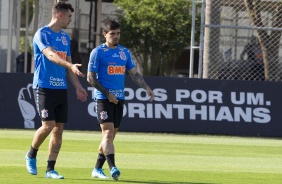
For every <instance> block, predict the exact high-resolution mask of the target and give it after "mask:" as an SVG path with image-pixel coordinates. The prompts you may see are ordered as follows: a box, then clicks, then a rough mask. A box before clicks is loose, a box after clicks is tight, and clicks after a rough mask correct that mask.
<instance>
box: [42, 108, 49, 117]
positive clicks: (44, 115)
mask: <svg viewBox="0 0 282 184" xmlns="http://www.w3.org/2000/svg"><path fill="white" fill-rule="evenodd" d="M41 117H42V118H47V117H48V110H47V109H43V110H42V111H41Z"/></svg>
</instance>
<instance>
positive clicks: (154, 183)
mask: <svg viewBox="0 0 282 184" xmlns="http://www.w3.org/2000/svg"><path fill="white" fill-rule="evenodd" d="M72 180H73V179H72ZM74 180H85V181H86V180H87V181H89V180H92V181H99V183H103V182H107V183H108V182H109V181H113V182H115V183H136V184H138V183H140V184H217V183H199V182H175V181H138V180H122V179H121V180H117V181H114V180H111V179H109V180H101V179H94V180H93V179H74Z"/></svg>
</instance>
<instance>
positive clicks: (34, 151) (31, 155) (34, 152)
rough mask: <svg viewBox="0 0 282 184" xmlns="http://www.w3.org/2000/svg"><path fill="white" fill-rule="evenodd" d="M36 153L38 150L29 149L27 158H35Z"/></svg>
mask: <svg viewBox="0 0 282 184" xmlns="http://www.w3.org/2000/svg"><path fill="white" fill-rule="evenodd" d="M37 151H38V149H35V148H33V147H32V146H31V147H30V150H29V152H28V154H27V156H28V158H36V156H37Z"/></svg>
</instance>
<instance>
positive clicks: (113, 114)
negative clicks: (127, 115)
mask: <svg viewBox="0 0 282 184" xmlns="http://www.w3.org/2000/svg"><path fill="white" fill-rule="evenodd" d="M123 104H124V100H119V101H118V104H114V103H111V102H110V101H109V100H106V99H105V100H97V119H98V124H101V123H106V122H112V123H114V127H115V128H119V126H120V124H121V119H122V116H123Z"/></svg>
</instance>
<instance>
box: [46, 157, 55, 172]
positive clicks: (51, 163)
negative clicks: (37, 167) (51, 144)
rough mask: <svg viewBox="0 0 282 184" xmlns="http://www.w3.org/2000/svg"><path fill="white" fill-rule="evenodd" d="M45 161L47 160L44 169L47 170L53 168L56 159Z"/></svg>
mask: <svg viewBox="0 0 282 184" xmlns="http://www.w3.org/2000/svg"><path fill="white" fill-rule="evenodd" d="M47 162H48V164H47V170H46V171H47V172H49V171H51V170H54V168H55V164H56V161H55V160H48V161H47Z"/></svg>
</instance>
